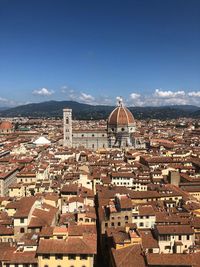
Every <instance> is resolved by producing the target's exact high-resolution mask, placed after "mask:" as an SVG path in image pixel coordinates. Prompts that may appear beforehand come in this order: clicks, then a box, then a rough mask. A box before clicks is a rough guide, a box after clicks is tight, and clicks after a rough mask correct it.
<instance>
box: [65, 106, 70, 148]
mask: <svg viewBox="0 0 200 267" xmlns="http://www.w3.org/2000/svg"><path fill="white" fill-rule="evenodd" d="M63 131H64V132H63V137H64V139H63V146H67V147H72V109H69V108H65V109H63Z"/></svg>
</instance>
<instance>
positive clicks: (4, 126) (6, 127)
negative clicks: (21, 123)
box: [0, 121, 12, 130]
mask: <svg viewBox="0 0 200 267" xmlns="http://www.w3.org/2000/svg"><path fill="white" fill-rule="evenodd" d="M11 129H12V123H11V122H10V121H2V123H1V124H0V130H11Z"/></svg>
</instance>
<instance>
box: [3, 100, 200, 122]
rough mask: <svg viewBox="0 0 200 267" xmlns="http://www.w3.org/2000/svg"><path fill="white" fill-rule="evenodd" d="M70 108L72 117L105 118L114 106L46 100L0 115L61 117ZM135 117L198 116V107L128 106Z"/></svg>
mask: <svg viewBox="0 0 200 267" xmlns="http://www.w3.org/2000/svg"><path fill="white" fill-rule="evenodd" d="M64 108H71V109H72V110H73V118H74V119H106V118H107V117H108V116H109V114H110V112H111V111H112V110H113V109H114V108H115V106H108V105H90V104H85V103H79V102H76V101H56V100H51V101H46V102H40V103H30V104H26V105H21V106H17V107H14V108H9V109H6V110H0V116H1V117H19V116H20V117H62V114H63V111H62V110H63V109H64ZM128 108H129V109H130V111H131V112H132V113H133V114H134V116H135V118H137V119H175V118H180V117H192V118H198V117H200V107H197V106H193V105H172V106H159V107H153V106H149V107H128Z"/></svg>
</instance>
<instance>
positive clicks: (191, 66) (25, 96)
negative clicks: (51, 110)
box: [0, 0, 200, 106]
mask: <svg viewBox="0 0 200 267" xmlns="http://www.w3.org/2000/svg"><path fill="white" fill-rule="evenodd" d="M199 14H200V1H199V0H131V1H129V0H54V1H53V0H29V1H27V0H17V1H13V0H0V106H15V105H19V104H24V103H30V102H41V101H47V100H76V101H79V102H84V103H91V104H114V103H115V102H116V97H118V96H122V97H123V98H124V101H125V102H126V103H127V105H136V106H145V105H155V106H159V105H168V104H195V105H199V106H200V16H199Z"/></svg>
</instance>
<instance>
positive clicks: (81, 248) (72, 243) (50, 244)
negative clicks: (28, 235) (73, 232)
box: [37, 237, 96, 254]
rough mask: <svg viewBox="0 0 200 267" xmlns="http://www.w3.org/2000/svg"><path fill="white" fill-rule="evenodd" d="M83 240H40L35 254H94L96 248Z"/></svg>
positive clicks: (91, 243)
mask: <svg viewBox="0 0 200 267" xmlns="http://www.w3.org/2000/svg"><path fill="white" fill-rule="evenodd" d="M88 241H89V240H87V241H86V240H85V239H84V238H75V237H73V238H68V239H67V240H53V239H47V240H46V239H44V240H40V243H39V247H38V250H37V254H46V253H49V254H51V253H52V254H96V246H94V244H93V242H88Z"/></svg>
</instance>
